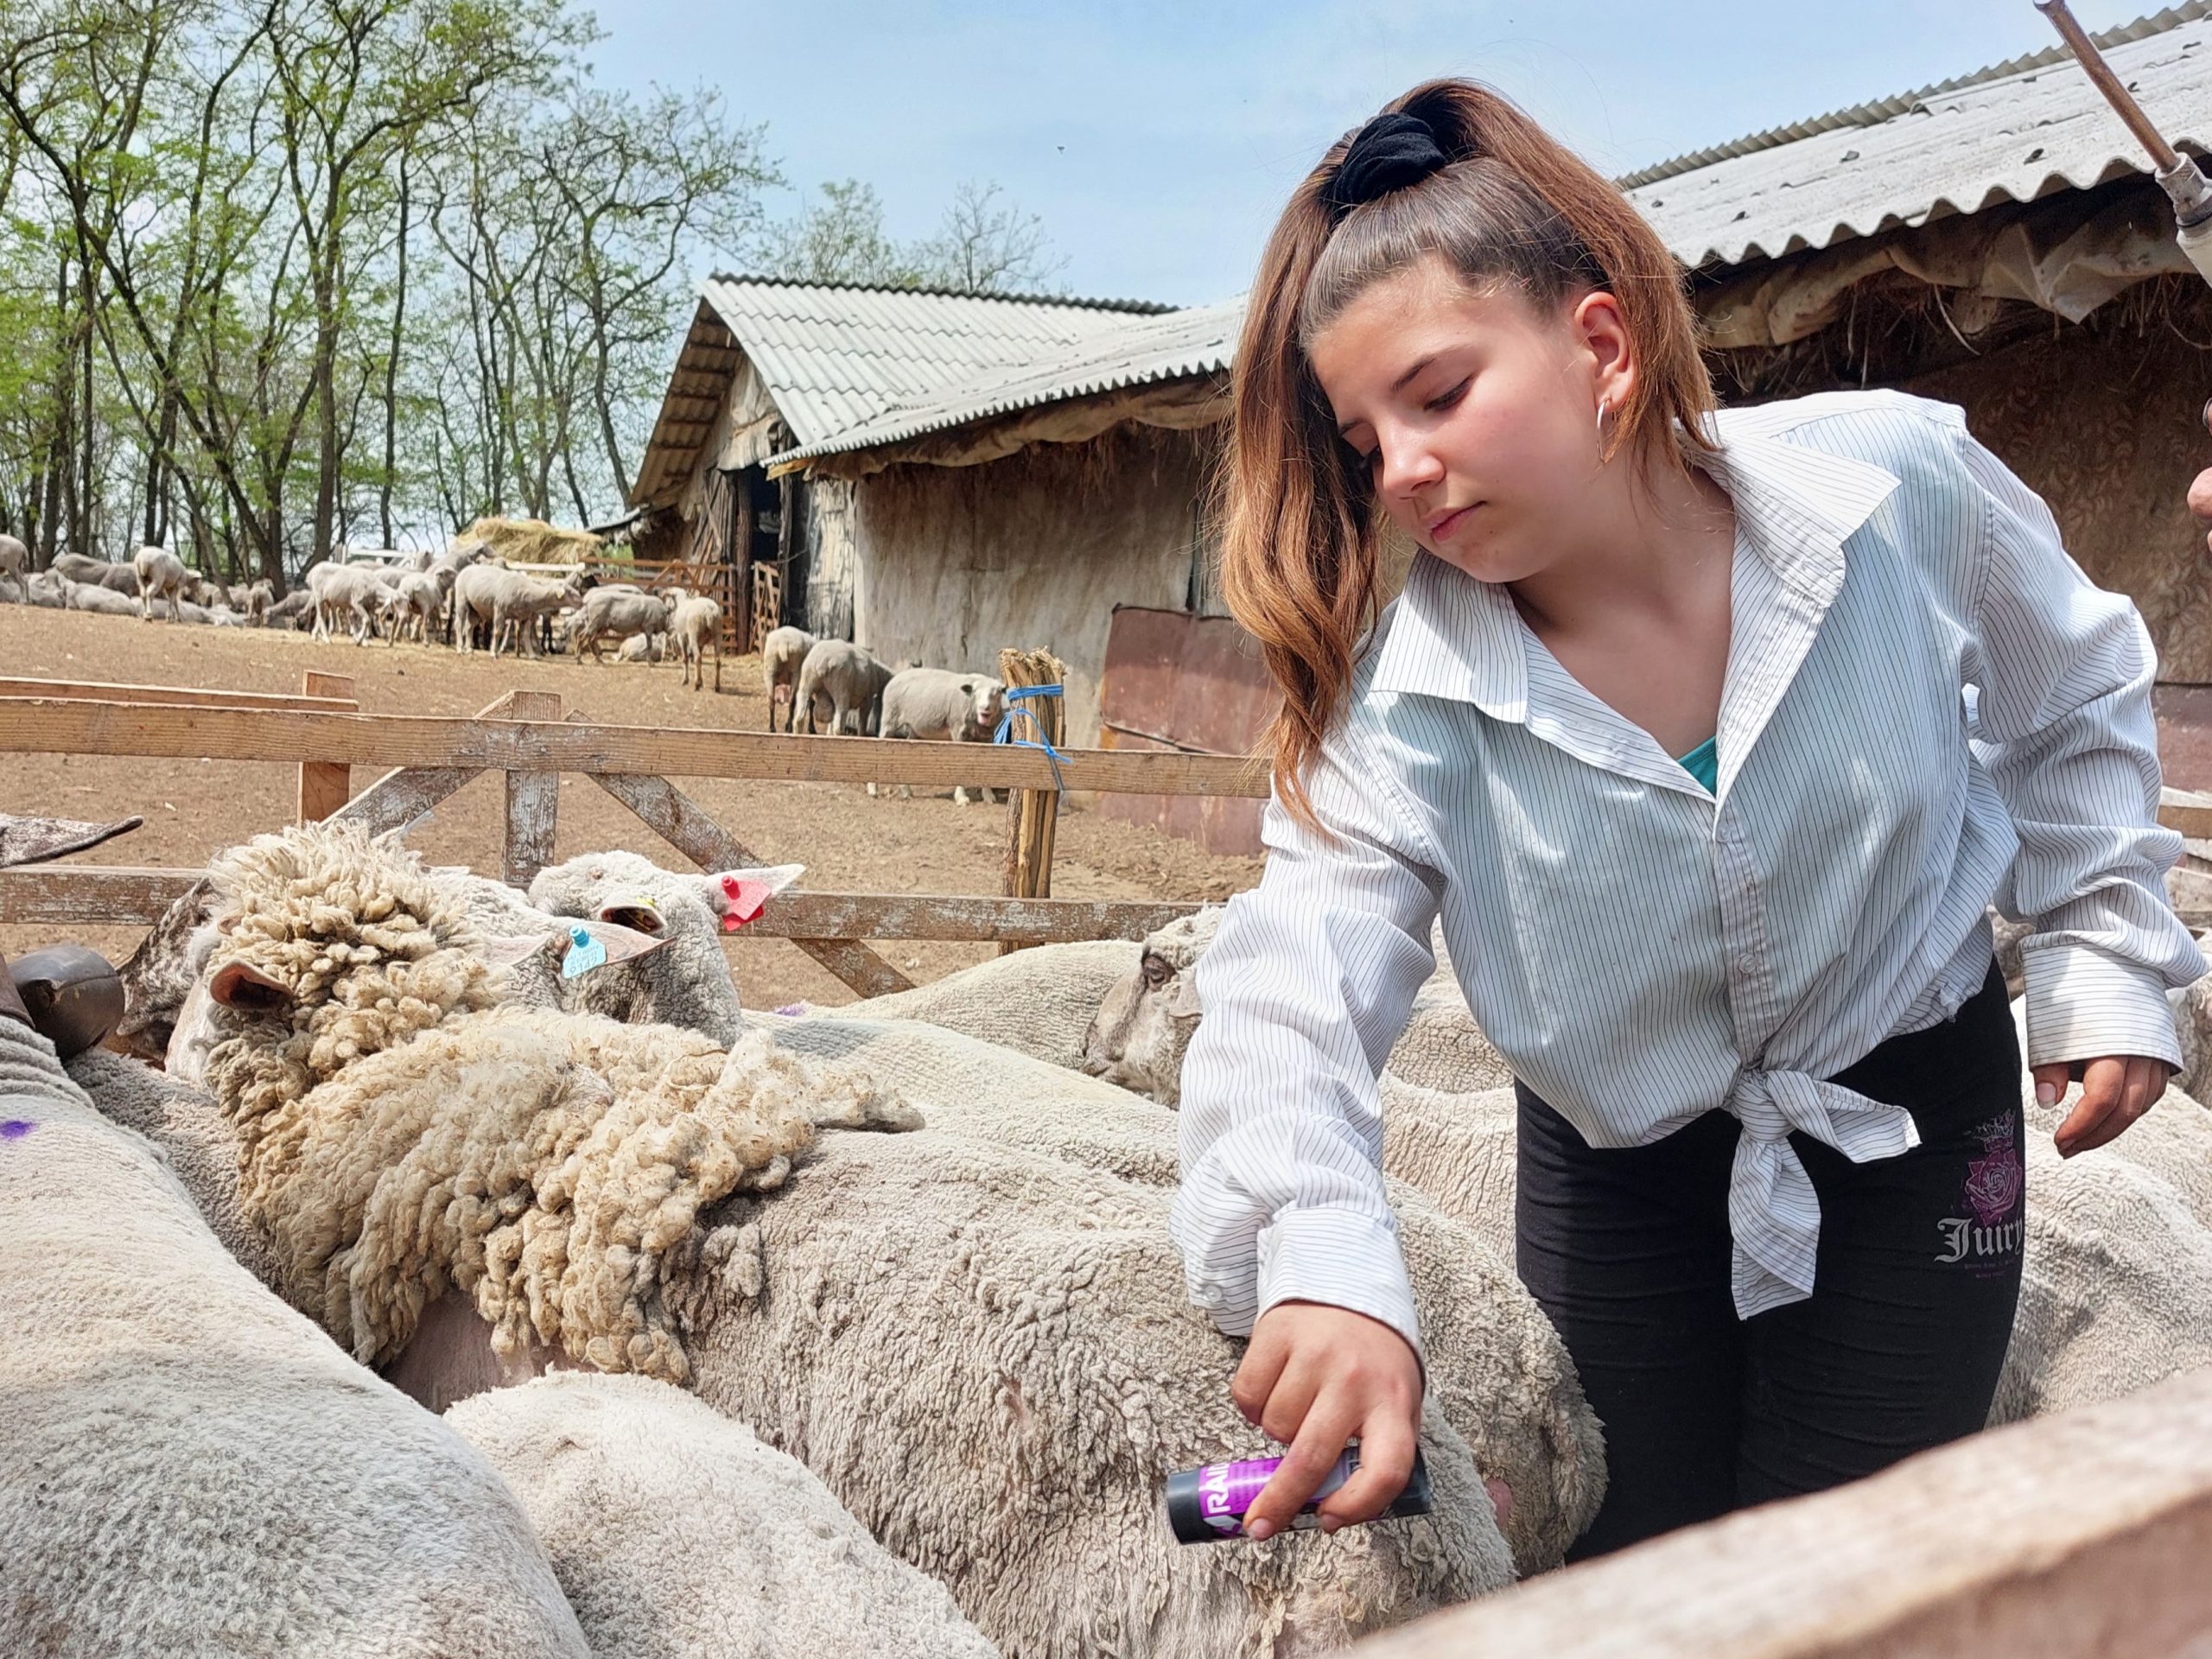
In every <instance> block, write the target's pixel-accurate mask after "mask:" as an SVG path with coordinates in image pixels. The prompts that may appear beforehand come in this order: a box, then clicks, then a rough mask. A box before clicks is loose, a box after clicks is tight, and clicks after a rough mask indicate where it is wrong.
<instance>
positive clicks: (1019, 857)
mask: <svg viewBox="0 0 2212 1659" xmlns="http://www.w3.org/2000/svg"><path fill="white" fill-rule="evenodd" d="M1066 675H1067V664H1065V663H1063V662H1062V661H1061V660H1060V659H1059V658H1057V657H1055V656H1053V655H1052V652H1049V651H1014V650H1007V651H1001V652H999V678H1000V679H1001V680H1002V681H1003V682H1005V683H1006V685H1007V689H1008V690H1014V688H1016V687H1020V686H1032V685H1060V684H1064V683H1065V679H1066ZM1007 707H1008V708H1009V709H1018V710H1020V711H1022V712H1020V713H1017V714H1015V715H1014V720H1013V725H1012V728H1011V730H1010V732H1009V735H1011V736H1014V737H1019V738H1027V739H1028V740H1029V741H1031V742H1035V741H1038V740H1039V738H1040V737H1041V738H1042V739H1043V741H1046V742H1047V743H1050V744H1051V745H1052V747H1054V748H1055V749H1057V748H1058V747H1060V745H1061V743H1062V742H1063V741H1065V738H1066V736H1067V711H1066V703H1065V699H1064V698H1061V697H1056V696H1055V697H1027V698H1023V699H1021V700H1020V701H1018V702H1015V701H1009V702H1008V704H1007ZM1059 817H1060V791H1058V790H1057V789H1018V790H1015V791H1014V795H1013V807H1012V810H1011V811H1010V813H1009V814H1008V822H1007V848H1006V884H1005V885H1006V896H1007V898H1009V899H1049V898H1051V897H1052V842H1053V836H1054V831H1055V829H1057V827H1058V823H1059ZM1023 948H1024V947H1023V946H1022V945H1021V944H1015V943H1012V942H1009V943H1006V944H1001V945H1000V946H999V954H1000V955H1001V956H1005V955H1007V953H1008V952H1010V951H1014V950H1021V949H1023Z"/></svg>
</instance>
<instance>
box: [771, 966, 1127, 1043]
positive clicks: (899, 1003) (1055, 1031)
mask: <svg viewBox="0 0 2212 1659" xmlns="http://www.w3.org/2000/svg"><path fill="white" fill-rule="evenodd" d="M1142 950H1143V947H1142V946H1141V945H1140V944H1136V943H1135V941H1133V940H1128V939H1099V940H1092V941H1088V942H1085V943H1084V944H1040V945H1036V946H1033V947H1032V948H1031V949H1029V950H1017V951H1015V952H1014V954H1013V955H1012V956H1007V957H991V958H990V959H989V960H988V961H987V962H981V963H976V966H974V967H972V968H963V969H961V970H960V971H959V972H958V973H954V974H947V975H946V976H944V978H943V979H938V980H932V981H931V982H929V983H928V984H926V985H919V986H917V987H915V988H914V989H912V990H911V991H894V992H893V993H892V994H891V995H888V996H871V997H868V998H866V999H864V1000H862V1001H858V1002H849V1003H846V1004H845V1005H844V1006H843V1007H835V1008H820V1009H813V1010H810V1014H812V1015H813V1016H814V1017H816V1018H818V1019H823V1020H921V1021H922V1022H924V1023H925V1024H927V1025H932V1026H942V1027H944V1029H945V1030H947V1031H957V1032H959V1033H962V1034H963V1035H965V1036H969V1037H974V1038H977V1039H980V1040H982V1041H983V1042H987V1043H996V1044H998V1045H999V1046H1001V1047H1004V1048H1011V1049H1014V1050H1015V1051H1017V1052H1020V1053H1023V1054H1027V1055H1028V1056H1030V1057H1031V1058H1033V1059H1039V1060H1044V1061H1046V1062H1048V1063H1050V1064H1051V1065H1064V1066H1065V1067H1067V1068H1068V1069H1069V1070H1070V1071H1081V1070H1082V1069H1083V1039H1084V1033H1085V1032H1086V1031H1087V1030H1089V1029H1090V1021H1091V1019H1092V1017H1093V1016H1094V1015H1095V1014H1096V1013H1097V1011H1098V1005H1099V1003H1100V1002H1101V1001H1103V999H1104V997H1105V995H1106V993H1107V992H1108V990H1109V989H1110V988H1112V987H1113V985H1114V983H1115V982H1116V981H1117V980H1119V979H1121V978H1122V976H1124V975H1126V974H1130V973H1134V972H1135V971H1136V967H1137V963H1138V959H1139V957H1140V956H1141V952H1142Z"/></svg>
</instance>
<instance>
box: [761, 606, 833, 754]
mask: <svg viewBox="0 0 2212 1659" xmlns="http://www.w3.org/2000/svg"><path fill="white" fill-rule="evenodd" d="M818 643H819V642H818V641H817V639H815V637H814V636H813V635H812V634H810V633H809V632H807V631H806V630H805V629H804V628H794V627H791V626H788V625H786V626H783V627H780V628H773V629H771V630H770V631H769V633H768V637H767V638H766V639H763V640H762V641H761V642H760V687H761V690H763V691H764V692H766V695H767V698H768V729H769V730H770V731H774V730H776V729H777V727H776V706H777V704H778V703H779V702H780V703H781V704H782V705H783V709H784V724H783V729H784V730H785V731H786V732H788V731H790V730H791V729H792V728H793V727H794V726H795V725H796V724H797V722H798V676H799V670H800V669H801V668H802V667H804V665H805V663H806V653H807V652H810V651H812V650H813V649H814V647H815V646H816V645H817V644H818Z"/></svg>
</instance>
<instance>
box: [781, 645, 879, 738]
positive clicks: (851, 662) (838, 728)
mask: <svg viewBox="0 0 2212 1659" xmlns="http://www.w3.org/2000/svg"><path fill="white" fill-rule="evenodd" d="M889 683H891V671H890V670H889V669H888V668H886V667H885V666H884V665H883V664H881V663H880V662H878V661H876V659H875V658H874V657H872V656H870V655H869V654H868V652H865V651H863V650H861V647H860V646H858V645H849V644H848V643H846V642H845V641H844V640H842V639H823V640H820V641H818V642H817V644H816V645H814V647H813V648H812V649H811V650H810V651H809V652H807V653H806V661H805V662H804V664H801V665H800V668H799V673H798V691H797V692H796V693H795V696H796V697H797V699H798V702H797V707H798V709H803V710H804V711H805V719H806V729H807V732H808V734H810V735H811V734H813V733H815V732H816V731H817V730H818V729H819V710H820V709H822V708H823V707H824V706H826V707H827V708H828V709H829V730H830V731H832V732H833V733H842V732H843V731H844V730H845V728H846V726H847V724H848V722H850V723H851V724H853V726H854V727H855V728H856V729H857V730H858V732H859V734H861V736H862V737H874V735H875V734H877V733H878V732H880V730H882V728H883V688H884V687H885V686H887V685H888V684H889Z"/></svg>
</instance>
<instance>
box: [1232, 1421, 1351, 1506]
mask: <svg viewBox="0 0 2212 1659" xmlns="http://www.w3.org/2000/svg"><path fill="white" fill-rule="evenodd" d="M1357 1427H1359V1424H1358V1421H1357V1419H1355V1418H1353V1417H1352V1416H1351V1414H1349V1413H1347V1412H1345V1411H1344V1408H1342V1407H1341V1406H1338V1405H1337V1404H1336V1403H1335V1402H1333V1401H1331V1402H1326V1403H1325V1404H1321V1405H1317V1407H1316V1408H1314V1409H1313V1410H1310V1411H1308V1412H1307V1413H1306V1420H1305V1421H1304V1422H1303V1423H1301V1424H1300V1426H1299V1430H1298V1438H1297V1439H1296V1440H1293V1441H1292V1442H1291V1446H1290V1451H1289V1452H1287V1454H1286V1455H1285V1456H1284V1458H1283V1460H1282V1467H1281V1468H1280V1469H1278V1470H1276V1471H1275V1472H1274V1478H1272V1479H1270V1480H1269V1481H1268V1484H1266V1485H1265V1486H1263V1487H1262V1488H1261V1490H1260V1495H1259V1497H1256V1498H1255V1499H1253V1501H1252V1507H1251V1508H1250V1509H1249V1510H1245V1511H1244V1530H1245V1532H1246V1533H1247V1534H1249V1535H1250V1536H1252V1537H1254V1538H1268V1537H1272V1536H1274V1535H1275V1534H1276V1533H1278V1532H1280V1531H1281V1530H1282V1529H1284V1528H1285V1527H1287V1526H1288V1525H1289V1524H1290V1522H1291V1518H1292V1517H1293V1516H1295V1515H1296V1514H1297V1513H1298V1512H1299V1510H1301V1509H1303V1508H1304V1507H1305V1505H1306V1499H1307V1498H1309V1497H1313V1494H1314V1491H1316V1490H1317V1489H1318V1488H1319V1486H1320V1484H1321V1483H1322V1481H1323V1480H1325V1479H1326V1478H1328V1473H1329V1471H1330V1470H1332V1469H1333V1468H1335V1467H1336V1464H1337V1459H1338V1458H1340V1457H1342V1456H1343V1455H1344V1443H1345V1442H1346V1441H1347V1440H1351V1434H1352V1431H1353V1430H1354V1429H1355V1428H1357Z"/></svg>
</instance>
